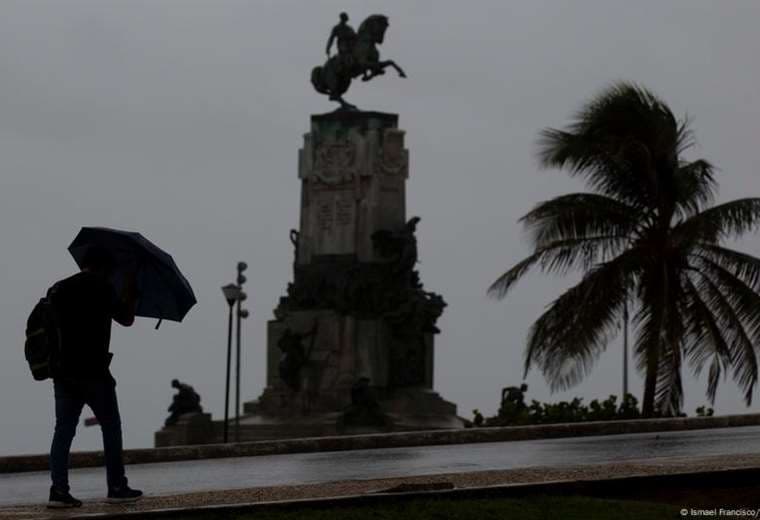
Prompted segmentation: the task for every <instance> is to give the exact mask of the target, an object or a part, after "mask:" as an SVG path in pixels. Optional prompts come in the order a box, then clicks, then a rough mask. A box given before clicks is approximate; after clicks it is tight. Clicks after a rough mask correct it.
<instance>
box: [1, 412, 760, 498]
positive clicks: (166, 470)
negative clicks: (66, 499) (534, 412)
mask: <svg viewBox="0 0 760 520" xmlns="http://www.w3.org/2000/svg"><path fill="white" fill-rule="evenodd" d="M740 453H760V427H757V426H751V427H744V428H726V429H712V430H697V431H689V432H664V433H645V434H633V435H610V436H603V437H575V438H568V439H548V440H535V441H518V442H501V443H486V444H461V445H450V446H429V447H415V448H392V449H381V450H357V451H343V452H322V453H304V454H291V455H269V456H262V457H245V458H234V459H212V460H200V461H185V462H167V463H160V464H141V465H133V466H128V467H127V475H128V476H129V479H130V484H132V485H133V486H135V487H138V488H141V489H143V490H145V491H146V492H147V493H149V494H151V495H166V494H176V493H183V492H184V493H187V492H192V491H203V490H217V489H235V488H247V487H258V486H275V485H292V484H307V483H318V482H330V481H337V480H357V479H373V478H384V477H401V476H410V475H432V474H441V473H462V472H471V471H486V470H495V469H511V468H519V467H528V466H561V465H571V464H594V463H602V462H613V461H623V460H634V459H650V458H656V457H684V456H685V457H688V456H709V455H723V454H726V455H728V454H740ZM70 480H71V487H72V493H73V494H75V496H77V497H79V498H83V499H89V498H97V497H103V496H104V495H105V470H104V469H103V468H83V469H76V470H72V471H71V477H70ZM49 485H50V484H49V477H48V474H47V473H46V472H33V473H17V474H7V475H0V504H5V505H7V504H22V503H36V502H44V501H45V500H46V499H47V492H48V487H49Z"/></svg>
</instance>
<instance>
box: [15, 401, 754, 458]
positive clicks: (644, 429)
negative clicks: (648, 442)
mask: <svg viewBox="0 0 760 520" xmlns="http://www.w3.org/2000/svg"><path fill="white" fill-rule="evenodd" d="M757 425H760V414H745V415H724V416H719V417H683V418H675V419H639V420H633V421H603V422H585V423H567V424H548V425H535V426H509V427H503V428H470V429H465V430H434V431H423V432H405V433H385V434H369V435H345V436H336V437H312V438H307V439H287V440H280V441H257V442H241V443H237V444H205V445H196V446H174V447H168V448H147V449H134V450H125V451H124V460H125V462H126V463H127V464H148V463H153V462H172V461H181V460H198V459H213V458H224V457H251V456H257V455H277V454H286V453H310V452H318V451H346V450H366V449H378V448H403V447H411V446H435V445H444V444H472V443H480V442H507V441H522V440H532V439H556V438H561V437H584V436H591V435H620V434H626V433H648V432H668V431H682V430H701V429H711V428H729V427H738V426H757ZM102 465H103V452H102V451H90V452H77V453H72V454H71V467H73V468H82V467H93V466H102ZM47 469H48V456H47V455H17V456H12V457H0V473H18V472H23V471H43V470H47Z"/></svg>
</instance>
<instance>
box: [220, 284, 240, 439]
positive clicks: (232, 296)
mask: <svg viewBox="0 0 760 520" xmlns="http://www.w3.org/2000/svg"><path fill="white" fill-rule="evenodd" d="M222 293H224V299H225V300H227V305H228V307H229V309H230V312H229V319H228V320H227V379H226V383H225V387H224V442H225V443H227V440H228V436H227V435H228V431H229V430H228V428H229V417H230V416H229V412H230V358H231V357H232V307H233V306H234V305H235V302H236V301H238V300H239V299H240V287H238V286H237V285H235V284H232V283H231V284H227V285H225V286H224V287H222Z"/></svg>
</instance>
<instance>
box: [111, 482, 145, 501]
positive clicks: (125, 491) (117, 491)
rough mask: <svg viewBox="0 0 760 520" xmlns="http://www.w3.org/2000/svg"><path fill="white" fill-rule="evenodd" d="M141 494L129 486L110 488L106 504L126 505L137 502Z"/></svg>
mask: <svg viewBox="0 0 760 520" xmlns="http://www.w3.org/2000/svg"><path fill="white" fill-rule="evenodd" d="M142 494H143V492H142V491H140V490H139V489H132V488H130V487H129V486H124V487H120V488H111V489H109V490H108V498H107V499H106V502H108V503H109V504H126V503H129V502H137V501H138V500H140V497H142Z"/></svg>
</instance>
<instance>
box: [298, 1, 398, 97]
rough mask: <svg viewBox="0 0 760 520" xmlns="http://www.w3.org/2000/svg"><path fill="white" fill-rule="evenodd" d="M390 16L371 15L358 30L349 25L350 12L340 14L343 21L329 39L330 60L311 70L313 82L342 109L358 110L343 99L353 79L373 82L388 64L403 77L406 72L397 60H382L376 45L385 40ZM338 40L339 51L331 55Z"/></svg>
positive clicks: (328, 54)
mask: <svg viewBox="0 0 760 520" xmlns="http://www.w3.org/2000/svg"><path fill="white" fill-rule="evenodd" d="M387 28H388V18H387V17H386V16H383V15H380V14H373V15H372V16H369V17H367V19H366V20H364V21H363V22H362V24H361V25H360V26H359V30H358V31H357V32H354V30H353V28H352V27H351V26H350V25H348V15H347V14H346V13H341V14H340V23H338V25H336V26H335V27H333V29H332V31H331V32H330V38H329V39H328V40H327V49H326V52H327V56H328V59H327V62H326V63H325V64H324V66H322V67H314V69H313V70H312V71H311V84H312V85H313V86H314V89H315V90H316V91H317V92H319V93H320V94H326V95H328V96H330V100H331V101H337V102H338V103H340V105H341V108H343V109H349V110H356V107H355V106H353V105H351V104H349V103H347V102H346V101H344V100H343V94H345V93H346V91H347V90H348V87H349V86H350V85H351V80H352V79H354V78H358V77H359V76H361V78H362V81H369V80H371V79H372V78H374V77H375V76H379V75H381V74H385V68H386V67H393V68H394V69H396V72H398V75H399V76H401V77H402V78H405V77H406V74H405V73H404V71H403V70H402V69H401V67H399V66H398V65H396V63H395V62H394V61H393V60H385V61H380V52H379V51H378V50H377V48H376V45H377V44H381V43H383V39H384V37H385V30H386V29H387ZM336 40H337V47H338V53H337V55H335V56H330V49H331V47H332V45H333V42H334V41H336Z"/></svg>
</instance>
